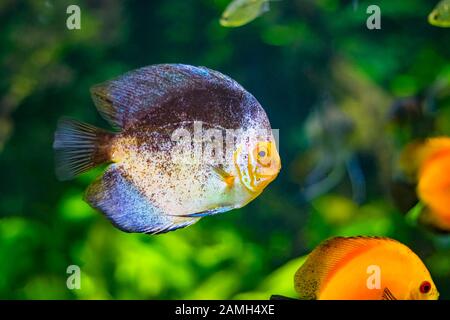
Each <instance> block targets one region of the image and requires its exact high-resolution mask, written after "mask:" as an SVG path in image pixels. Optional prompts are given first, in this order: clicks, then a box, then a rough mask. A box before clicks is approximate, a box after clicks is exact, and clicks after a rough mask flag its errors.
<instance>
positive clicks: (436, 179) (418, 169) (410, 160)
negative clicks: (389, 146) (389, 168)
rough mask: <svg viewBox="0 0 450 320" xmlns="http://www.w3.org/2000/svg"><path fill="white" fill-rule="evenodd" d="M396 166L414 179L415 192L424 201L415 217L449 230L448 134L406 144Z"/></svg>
mask: <svg viewBox="0 0 450 320" xmlns="http://www.w3.org/2000/svg"><path fill="white" fill-rule="evenodd" d="M400 166H401V168H402V169H403V171H404V172H405V173H406V174H407V175H408V176H409V177H411V178H413V179H414V180H415V181H417V195H418V197H419V199H420V200H421V201H422V203H423V204H424V205H425V209H424V210H423V211H422V213H421V215H420V217H419V221H420V222H422V223H425V224H427V225H430V226H432V227H434V228H436V229H439V230H442V231H450V175H449V174H448V173H449V172H450V138H449V137H436V138H430V139H427V140H426V141H424V142H414V143H411V144H409V145H408V146H407V147H406V148H405V149H404V151H403V153H402V155H401V158H400Z"/></svg>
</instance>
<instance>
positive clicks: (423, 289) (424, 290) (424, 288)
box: [419, 281, 431, 294]
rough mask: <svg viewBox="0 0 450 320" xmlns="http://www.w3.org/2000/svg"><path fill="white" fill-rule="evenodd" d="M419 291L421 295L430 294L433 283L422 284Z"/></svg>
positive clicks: (425, 282)
mask: <svg viewBox="0 0 450 320" xmlns="http://www.w3.org/2000/svg"><path fill="white" fill-rule="evenodd" d="M419 290H420V292H421V293H424V294H425V293H428V292H430V290H431V283H429V282H428V281H424V282H422V284H421V285H420V288H419Z"/></svg>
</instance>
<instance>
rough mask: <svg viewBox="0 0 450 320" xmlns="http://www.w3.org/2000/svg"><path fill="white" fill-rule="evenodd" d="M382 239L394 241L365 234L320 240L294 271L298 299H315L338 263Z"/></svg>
mask: <svg viewBox="0 0 450 320" xmlns="http://www.w3.org/2000/svg"><path fill="white" fill-rule="evenodd" d="M383 241H394V242H396V241H395V240H392V239H389V238H382V237H365V236H358V237H335V238H331V239H328V240H326V241H324V242H322V243H321V244H320V245H319V246H317V247H316V248H315V249H314V250H313V251H312V252H311V253H310V254H309V256H308V258H307V260H306V261H305V263H304V264H303V265H302V266H301V267H300V268H299V269H298V270H297V272H296V273H295V276H294V285H295V290H296V291H297V293H298V294H299V296H300V299H305V300H314V299H317V297H318V295H319V293H320V289H321V286H322V284H323V283H324V281H326V279H327V277H328V276H329V275H330V274H332V273H333V272H334V271H335V270H336V269H337V268H338V267H339V264H340V263H342V262H345V261H348V259H351V257H352V256H356V255H357V254H358V253H359V252H362V251H363V250H364V249H366V248H369V247H371V246H374V245H376V244H379V243H380V242H383Z"/></svg>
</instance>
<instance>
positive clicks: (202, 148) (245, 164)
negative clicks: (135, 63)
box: [53, 64, 281, 234]
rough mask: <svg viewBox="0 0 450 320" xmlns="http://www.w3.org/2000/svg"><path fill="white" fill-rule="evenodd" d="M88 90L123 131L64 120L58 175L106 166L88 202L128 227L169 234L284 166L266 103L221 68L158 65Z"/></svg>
mask: <svg viewBox="0 0 450 320" xmlns="http://www.w3.org/2000/svg"><path fill="white" fill-rule="evenodd" d="M91 94H92V98H93V100H94V103H95V105H96V107H97V109H98V111H99V112H100V113H101V115H102V116H103V117H104V118H105V119H106V120H107V121H108V122H109V123H111V125H112V126H113V127H114V128H115V129H116V132H110V131H106V130H103V129H99V128H96V127H93V126H91V125H88V124H85V123H81V122H78V121H75V120H71V119H62V120H60V122H59V123H58V128H57V130H56V133H55V141H54V145H53V147H54V149H55V151H56V173H57V176H58V177H59V178H60V179H61V180H67V179H71V178H73V177H75V176H76V175H78V174H80V173H82V172H85V171H87V170H89V169H91V168H93V167H95V166H97V165H99V164H103V163H109V164H110V165H109V166H108V168H107V169H106V171H105V172H104V173H103V174H102V175H101V176H100V177H98V178H97V179H96V180H95V181H94V182H93V183H92V184H91V185H90V186H89V187H88V189H87V191H86V194H85V200H86V201H87V202H88V203H89V204H90V205H91V206H92V207H93V208H96V209H98V210H100V211H102V212H103V213H104V214H105V215H106V216H107V217H108V218H109V219H110V220H111V221H112V223H113V224H114V225H116V226H117V227H118V228H119V229H121V230H123V231H126V232H141V233H151V234H157V233H163V232H168V231H172V230H175V229H178V228H183V227H186V226H189V225H191V224H193V223H195V222H197V221H198V220H199V219H200V218H202V217H204V216H207V215H213V214H217V213H221V212H225V211H228V210H231V209H234V208H240V207H242V206H245V205H246V204H247V203H249V202H250V201H252V200H253V199H255V198H256V197H257V196H258V195H259V194H260V193H261V192H262V191H263V190H264V188H265V187H266V186H267V185H268V184H269V183H270V182H271V181H273V180H274V179H275V178H276V176H277V175H278V172H279V171H280V168H281V163H280V157H279V155H278V151H277V148H276V144H275V138H274V135H273V134H272V130H271V127H270V123H269V120H268V118H267V115H266V113H265V112H264V110H263V108H262V107H261V105H260V104H259V103H258V101H257V100H256V99H255V98H254V97H253V96H252V95H251V94H250V93H248V92H247V91H246V90H245V89H244V88H242V87H241V86H240V85H239V84H238V83H236V82H235V81H234V80H232V79H230V78H228V77H226V76H224V75H223V74H221V73H219V72H217V71H213V70H210V69H207V68H204V67H193V66H188V65H180V64H162V65H154V66H149V67H145V68H142V69H138V70H135V71H131V72H129V73H126V74H125V75H122V76H120V77H118V78H116V79H113V80H111V81H107V82H105V83H102V84H99V85H95V86H94V87H92V89H91Z"/></svg>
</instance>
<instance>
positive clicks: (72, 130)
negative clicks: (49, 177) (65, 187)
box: [53, 118, 114, 180]
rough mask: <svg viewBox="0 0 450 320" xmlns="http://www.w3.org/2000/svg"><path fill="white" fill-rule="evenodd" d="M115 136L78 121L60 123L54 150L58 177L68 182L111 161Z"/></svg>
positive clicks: (66, 119) (63, 120)
mask: <svg viewBox="0 0 450 320" xmlns="http://www.w3.org/2000/svg"><path fill="white" fill-rule="evenodd" d="M113 136H114V133H112V132H108V131H106V130H103V129H100V128H96V127H94V126H91V125H89V124H86V123H83V122H79V121H76V120H72V119H68V118H63V119H61V120H59V121H58V127H57V129H56V132H55V140H54V142H53V149H55V153H56V176H57V177H58V179H59V180H69V179H72V178H74V177H75V176H77V175H78V174H80V173H83V172H85V171H88V170H89V169H92V168H94V167H95V166H97V165H100V164H102V163H105V162H108V161H109V160H110V156H109V149H110V142H111V138H112V137H113Z"/></svg>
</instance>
